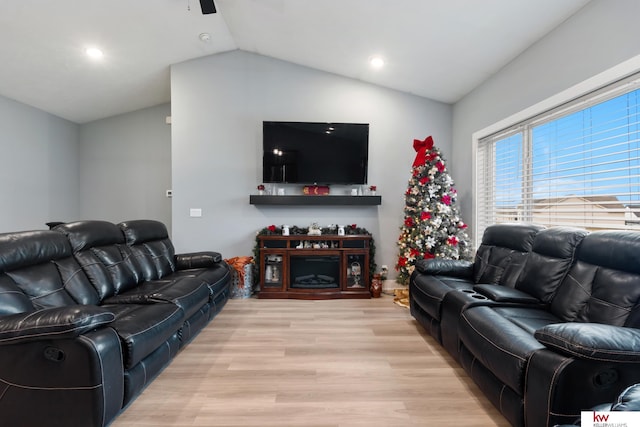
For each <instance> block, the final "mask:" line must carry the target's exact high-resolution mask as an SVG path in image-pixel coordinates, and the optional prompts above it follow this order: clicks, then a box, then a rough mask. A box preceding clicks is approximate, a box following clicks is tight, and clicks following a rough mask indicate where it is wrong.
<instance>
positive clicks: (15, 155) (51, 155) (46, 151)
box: [0, 96, 79, 232]
mask: <svg viewBox="0 0 640 427" xmlns="http://www.w3.org/2000/svg"><path fill="white" fill-rule="evenodd" d="M0 129H2V134H1V135H2V136H0V152H1V153H2V166H0V200H1V201H2V202H1V203H2V208H0V232H10V231H18V230H32V229H43V228H45V229H46V228H47V227H46V225H45V223H46V222H48V221H65V220H67V219H69V218H74V217H76V216H77V214H78V177H79V175H78V155H77V153H78V127H77V125H76V124H74V123H72V122H69V121H67V120H64V119H61V118H59V117H56V116H53V115H51V114H48V113H45V112H44V111H41V110H38V109H36V108H33V107H30V106H27V105H25V104H21V103H19V102H16V101H13V100H11V99H8V98H5V97H2V96H0Z"/></svg>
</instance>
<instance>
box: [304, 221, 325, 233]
mask: <svg viewBox="0 0 640 427" xmlns="http://www.w3.org/2000/svg"><path fill="white" fill-rule="evenodd" d="M307 236H322V230H321V229H320V226H319V225H318V223H317V222H314V223H313V224H311V226H310V227H309V232H308V233H307Z"/></svg>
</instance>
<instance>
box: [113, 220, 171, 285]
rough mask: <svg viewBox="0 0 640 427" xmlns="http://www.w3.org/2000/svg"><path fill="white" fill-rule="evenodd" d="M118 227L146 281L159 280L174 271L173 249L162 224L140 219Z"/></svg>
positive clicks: (126, 222)
mask: <svg viewBox="0 0 640 427" xmlns="http://www.w3.org/2000/svg"><path fill="white" fill-rule="evenodd" d="M118 225H119V227H120V228H121V229H122V232H123V233H124V236H125V239H126V243H127V245H129V246H130V248H131V252H132V253H133V255H134V256H135V258H136V259H137V261H138V264H139V265H140V266H141V268H142V271H143V274H144V277H145V279H146V280H155V279H160V278H162V277H164V276H166V275H168V274H171V273H172V272H174V271H175V270H176V265H175V249H174V247H173V243H171V239H169V233H168V231H167V227H165V225H164V224H163V223H161V222H159V221H153V220H147V219H141V220H134V221H125V222H121V223H120V224H118Z"/></svg>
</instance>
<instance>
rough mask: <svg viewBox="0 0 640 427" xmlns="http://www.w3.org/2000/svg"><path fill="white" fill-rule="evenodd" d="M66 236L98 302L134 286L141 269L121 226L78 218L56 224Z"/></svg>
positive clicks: (57, 228)
mask: <svg viewBox="0 0 640 427" xmlns="http://www.w3.org/2000/svg"><path fill="white" fill-rule="evenodd" d="M55 230H56V231H59V232H61V233H63V234H64V235H66V236H67V238H68V239H69V242H71V247H72V249H73V252H74V256H75V259H76V260H77V261H78V263H79V264H80V266H81V267H82V269H83V270H84V272H85V273H86V275H87V277H88V278H89V280H90V281H91V284H92V285H93V287H94V288H95V290H96V292H97V293H98V295H99V298H100V301H102V300H104V299H105V298H108V297H110V296H113V295H117V294H119V293H122V292H124V291H126V290H128V289H131V288H133V287H135V286H136V285H137V284H138V283H140V282H141V281H143V280H144V278H143V274H142V269H141V268H140V266H139V265H138V263H137V262H136V259H135V258H134V257H133V256H132V254H131V251H130V249H129V247H128V246H127V245H125V243H124V235H123V234H122V231H121V230H120V228H119V227H118V226H117V225H115V224H113V223H110V222H107V221H77V222H70V223H66V224H62V225H59V226H57V227H55Z"/></svg>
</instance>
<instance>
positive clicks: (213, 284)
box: [164, 261, 231, 300]
mask: <svg viewBox="0 0 640 427" xmlns="http://www.w3.org/2000/svg"><path fill="white" fill-rule="evenodd" d="M183 278H191V279H193V280H198V281H200V282H204V283H206V284H207V286H208V287H209V296H210V299H211V300H214V299H215V298H216V297H217V296H218V295H220V294H221V293H223V292H224V291H225V290H227V289H228V288H229V285H230V283H231V268H230V267H229V265H228V264H227V263H226V262H224V261H223V262H219V263H217V264H216V265H214V266H212V267H209V268H195V269H192V270H177V271H176V272H175V273H172V274H169V275H167V276H165V277H164V279H165V280H180V279H183Z"/></svg>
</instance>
